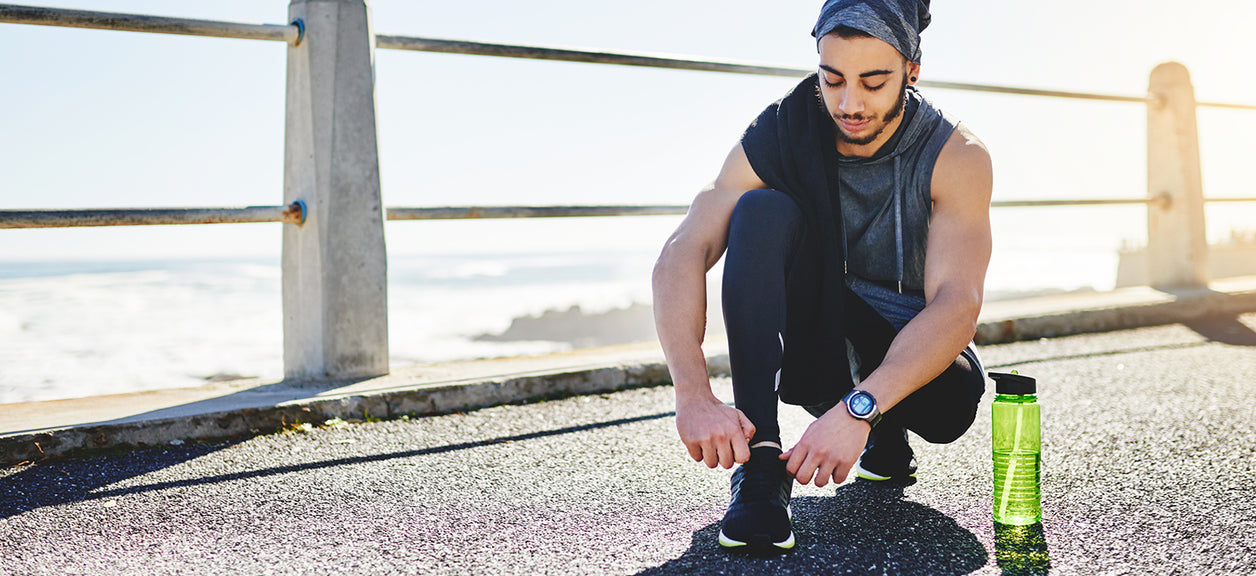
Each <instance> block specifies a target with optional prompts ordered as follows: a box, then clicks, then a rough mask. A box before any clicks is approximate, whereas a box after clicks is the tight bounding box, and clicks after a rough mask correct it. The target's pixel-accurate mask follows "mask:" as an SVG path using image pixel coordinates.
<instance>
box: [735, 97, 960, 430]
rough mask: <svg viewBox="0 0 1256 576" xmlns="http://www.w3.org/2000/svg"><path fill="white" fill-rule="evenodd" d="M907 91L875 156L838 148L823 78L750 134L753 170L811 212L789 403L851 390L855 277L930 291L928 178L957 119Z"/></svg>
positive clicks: (785, 374)
mask: <svg viewBox="0 0 1256 576" xmlns="http://www.w3.org/2000/svg"><path fill="white" fill-rule="evenodd" d="M908 98H909V102H911V104H910V105H909V106H908V107H907V108H905V109H904V119H903V122H902V123H901V124H900V125H899V129H898V132H897V133H896V134H895V135H894V136H893V137H892V138H891V140H890V141H889V142H887V143H886V145H885V146H883V147H882V150H883V152H882V151H879V152H878V153H877V154H876V155H874V156H873V157H872V158H843V157H841V156H839V155H838V153H837V147H836V127H835V126H834V124H833V120H832V118H831V117H830V116H829V113H828V110H827V109H826V108H825V107H824V103H823V100H822V99H821V97H820V87H819V84H818V80H817V76H816V74H811V75H809V76H807V77H806V78H804V79H803V80H802V81H801V82H800V83H799V84H798V85H797V86H795V87H794V89H793V90H791V91H790V92H789V93H788V94H786V95H785V97H784V98H782V99H781V100H779V101H777V102H775V103H773V104H771V105H769V106H768V107H767V108H766V109H765V110H764V111H763V112H762V113H760V114H759V116H758V118H756V119H755V121H754V122H752V123H751V124H750V126H749V127H748V128H747V129H746V131H745V133H744V134H743V135H742V138H741V145H742V148H743V149H744V150H745V152H746V157H747V158H748V159H749V161H750V165H751V167H752V168H753V169H754V171H755V174H756V175H757V176H758V177H759V179H761V180H762V181H763V182H764V183H766V184H767V185H768V186H769V187H770V188H772V189H775V190H777V191H780V192H783V193H785V194H787V195H788V196H790V197H791V198H792V199H793V200H794V201H795V202H797V203H798V205H799V207H800V208H801V210H802V214H803V230H802V235H801V241H800V242H799V245H798V250H797V252H796V253H795V255H794V256H793V261H792V265H791V267H790V271H789V274H788V276H787V278H786V319H785V329H786V333H787V336H786V337H785V338H784V355H783V359H782V365H781V372H780V384H779V386H778V394H779V396H780V398H781V400H782V401H783V402H786V403H789V404H798V405H803V406H809V405H816V404H823V403H826V402H836V401H838V400H840V399H841V397H842V395H843V394H845V392H846V391H847V390H849V388H850V386H851V383H850V376H849V374H850V366H849V363H848V360H847V358H846V354H845V349H846V338H845V325H844V322H843V319H844V308H845V298H846V291H847V274H848V272H849V274H850V276H851V277H852V280H853V279H855V278H858V277H864V278H865V279H866V280H870V281H872V283H873V284H874V285H882V284H889V283H893V285H894V287H895V290H896V291H898V283H899V282H902V286H903V288H902V290H901V292H906V291H909V290H910V291H920V290H923V288H924V256H925V248H926V239H927V233H928V222H929V215H930V213H931V206H932V201H931V200H930V191H929V183H930V180H931V178H932V173H933V164H934V161H936V159H937V155H938V153H939V152H940V151H941V146H942V145H943V144H945V142H946V138H948V137H949V136H950V134H951V132H952V131H953V130H954V128H955V126H956V125H957V124H958V123H957V122H956V121H954V120H953V119H951V118H950V117H948V116H946V115H944V114H942V113H941V111H939V110H937V109H936V108H934V107H933V106H932V104H930V103H929V101H928V100H926V99H925V98H924V97H922V96H920V94H919V93H918V92H916V91H915V90H914V89H912V90H909V91H908ZM913 108H914V111H913V110H912V109H913ZM908 115H910V118H908ZM848 204H849V210H847V205H848ZM847 211H849V215H847ZM848 253H849V254H850V255H851V258H850V259H848V258H847V254H848ZM856 256H857V257H856ZM921 301H923V300H921Z"/></svg>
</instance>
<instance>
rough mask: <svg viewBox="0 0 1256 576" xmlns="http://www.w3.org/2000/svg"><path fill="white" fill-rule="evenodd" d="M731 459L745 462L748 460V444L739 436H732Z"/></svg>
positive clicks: (739, 462) (741, 462)
mask: <svg viewBox="0 0 1256 576" xmlns="http://www.w3.org/2000/svg"><path fill="white" fill-rule="evenodd" d="M733 460H735V461H737V463H738V464H745V463H746V462H748V461H749V460H750V444H749V443H747V442H746V439H745V438H742V437H740V436H738V437H735V438H733Z"/></svg>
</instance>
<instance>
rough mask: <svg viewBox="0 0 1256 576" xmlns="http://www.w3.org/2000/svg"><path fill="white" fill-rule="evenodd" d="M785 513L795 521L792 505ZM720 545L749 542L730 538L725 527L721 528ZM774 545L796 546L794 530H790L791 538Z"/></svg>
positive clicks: (739, 546) (737, 544)
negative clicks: (725, 531)
mask: <svg viewBox="0 0 1256 576" xmlns="http://www.w3.org/2000/svg"><path fill="white" fill-rule="evenodd" d="M785 514H787V515H789V519H790V521H793V519H794V510H793V507H792V506H786V507H785ZM720 546H723V547H725V548H741V547H743V546H749V544H747V543H745V542H742V541H740V540H734V539H732V538H729V537H728V535H727V534H725V533H724V529H723V528H720ZM772 546H774V547H776V548H778V549H780V550H789V549H792V548H793V547H794V531H793V530H790V531H789V538H786V539H784V540H782V541H780V542H773V543H772Z"/></svg>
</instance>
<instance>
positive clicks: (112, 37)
mask: <svg viewBox="0 0 1256 576" xmlns="http://www.w3.org/2000/svg"><path fill="white" fill-rule="evenodd" d="M26 3H27V4H29V5H44V6H58V7H66V8H82V9H92V10H101V11H117V12H132V13H145V14H155V15H169V16H180V17H191V18H203V19H216V20H230V21H239V22H255V23H284V22H286V21H287V4H286V3H285V2H280V1H275V0H217V1H214V2H168V1H140V0H92V1H72V0H63V1H59V2H55V3H54V2H31V1H28V2H26ZM933 4H934V7H933V24H932V25H931V26H930V27H929V29H927V30H926V31H925V32H924V34H923V53H924V58H923V67H922V74H921V77H922V80H943V81H954V82H972V83H985V84H999V85H1009V86H1020V87H1031V88H1044V89H1052V90H1070V91H1091V92H1100V93H1113V94H1126V95H1142V94H1144V93H1145V92H1146V87H1147V81H1148V75H1149V74H1150V72H1151V70H1152V68H1153V67H1155V66H1156V65H1157V64H1158V63H1160V62H1164V61H1168V60H1175V61H1178V62H1182V63H1184V64H1185V65H1186V66H1187V67H1188V68H1189V69H1190V71H1191V75H1192V80H1193V82H1194V85H1195V89H1196V94H1197V98H1198V99H1199V100H1206V101H1226V102H1242V103H1256V75H1253V74H1251V73H1250V62H1247V61H1245V59H1243V58H1242V53H1243V51H1244V50H1245V49H1246V48H1247V44H1248V42H1247V40H1246V38H1247V35H1248V33H1249V32H1250V30H1252V29H1256V2H1252V1H1251V0H1200V1H1198V2H1194V3H1190V4H1184V3H1181V2H1169V1H1163V0H1085V1H1082V0H1053V1H1052V2H1027V1H1022V0H940V1H937V2H934V3H933ZM819 5H820V3H819V2H815V1H806V2H801V1H794V0H780V1H776V2H771V3H767V2H762V1H761V0H759V1H751V0H719V1H715V0H702V1H687V0H638V1H635V2H588V1H577V0H539V1H534V2H526V3H525V2H513V1H507V0H460V1H458V2H448V1H442V2H436V1H423V2H419V1H413V0H408V1H402V0H388V1H384V0H380V1H376V2H372V3H371V4H370V6H371V10H372V16H373V26H374V29H375V31H376V32H377V33H379V34H396V35H411V36H430V37H439V38H454V39H467V40H480V41H490V42H507V43H524V44H539V45H555V46H571V47H584V48H598V49H606V50H626V51H637V52H659V53H674V54H688V55H694V56H704V57H713V58H721V59H733V60H749V61H758V62H768V63H776V64H782V65H787V66H797V67H802V68H810V67H813V66H814V65H815V63H816V53H815V45H814V40H813V39H812V38H811V37H810V36H809V31H810V29H811V26H812V24H813V21H814V18H815V15H816V13H817V11H818V7H819ZM285 52H286V50H285V47H284V45H283V44H282V43H277V42H262V41H248V40H229V39H218V38H199V37H187V36H169V35H156V34H140V33H130V32H115V31H98V30H83V29H70V28H52V27H44V26H29V25H15V24H0V110H3V111H4V113H2V114H0V209H21V208H85V207H171V206H244V205H277V204H279V203H281V201H282V190H283V141H284V110H283V109H284V80H285V62H286V54H285ZM794 83H795V80H794V79H789V78H760V77H751V76H742V75H733V74H718V73H704V72H686V71H672V70H655V69H641V68H629V67H615V66H599V65H591V64H573V63H558V62H542V61H523V60H510V59H495V58H487V57H477V56H458V55H445V54H423V53H416V52H401V51H390V50H380V51H378V52H377V53H376V108H377V119H378V130H379V146H380V170H381V183H382V190H383V196H384V203H385V205H389V206H432V205H471V204H527V205H536V204H637V203H643V204H651V203H665V204H687V203H688V202H689V201H690V200H691V199H692V197H693V194H694V193H695V192H696V191H697V190H698V189H699V188H700V187H701V186H702V185H703V184H704V183H706V182H708V181H709V180H710V179H711V178H713V177H714V175H715V174H716V172H717V171H718V168H719V165H720V162H721V161H722V159H723V158H724V156H725V154H726V153H727V152H728V150H729V148H730V147H731V146H732V145H733V144H734V143H735V142H736V141H737V138H738V136H739V135H740V134H741V132H742V130H743V129H744V128H745V126H746V124H747V123H748V122H749V121H750V120H751V119H753V118H754V117H755V116H756V115H757V113H758V112H759V111H760V110H761V109H762V108H763V107H764V106H765V105H766V104H768V103H770V102H771V101H773V100H775V99H776V98H778V97H780V96H781V95H782V94H783V93H784V92H785V91H787V90H788V89H789V88H790V87H791V86H792V85H793V84H794ZM927 94H928V95H929V96H930V97H931V98H932V99H933V100H934V101H935V103H937V104H938V105H939V106H940V107H941V108H943V109H945V110H947V111H949V112H951V113H952V114H954V115H956V116H958V117H959V118H961V119H962V120H963V121H964V122H965V123H966V124H968V125H969V126H970V127H971V128H972V129H973V130H974V132H976V134H978V135H979V136H980V137H981V138H982V139H983V140H984V141H985V142H986V144H987V145H988V147H989V148H990V150H991V154H992V156H993V159H994V164H995V198H996V199H1029V198H1043V199H1049V198H1085V197H1092V198H1093V197H1141V196H1143V195H1145V194H1146V161H1145V155H1146V152H1145V144H1144V136H1145V114H1146V113H1145V110H1144V108H1143V107H1142V106H1141V105H1138V104H1119V103H1104V102H1090V101H1068V100H1056V99H1047V98H1037V97H1022V96H1006V95H990V94H979V93H971V92H962V91H954V90H927ZM1199 122H1200V133H1201V147H1202V150H1203V157H1204V160H1203V168H1204V178H1205V182H1204V184H1205V193H1206V195H1208V196H1256V186H1253V185H1252V184H1251V181H1250V177H1249V172H1248V170H1247V166H1248V164H1249V162H1250V160H1249V159H1250V155H1251V153H1250V151H1251V150H1252V149H1254V148H1256V147H1254V146H1253V144H1256V136H1253V135H1256V112H1237V111H1220V110H1202V111H1201V112H1200V116H1199ZM1251 208H1253V207H1252V206H1250V205H1226V206H1224V207H1218V206H1214V208H1210V211H1209V213H1208V216H1209V219H1210V226H1211V228H1210V230H1211V231H1212V232H1211V235H1212V236H1214V238H1215V237H1217V236H1219V235H1223V234H1224V233H1225V232H1226V230H1228V229H1234V228H1236V227H1242V226H1243V225H1244V223H1249V222H1256V211H1253V210H1252V209H1251ZM1133 210H1134V211H1131V209H1126V210H1125V211H1123V212H1121V213H1120V214H1121V216H1120V218H1123V219H1124V220H1123V221H1122V222H1123V223H1120V224H1119V226H1120V227H1122V229H1123V230H1124V229H1129V230H1130V232H1129V234H1131V235H1133V236H1137V231H1138V229H1139V226H1140V225H1141V224H1140V223H1139V222H1140V219H1141V215H1140V213H1139V212H1137V211H1136V209H1133ZM1000 214H1003V215H1004V216H1005V219H1010V220H1016V219H1021V221H1022V222H1024V224H1025V225H1024V226H1021V225H1020V224H1019V223H1016V224H1012V223H1009V224H1007V225H1006V226H1005V228H1007V229H1009V230H1012V229H1016V230H1017V231H1018V232H1025V233H1033V232H1032V230H1031V229H1032V228H1033V222H1030V220H1034V221H1037V220H1038V219H1037V218H1033V217H1032V216H1029V213H1026V212H1025V211H1023V210H1022V211H1005V212H1001V213H1000ZM1040 214H1042V213H1040ZM1055 214H1056V215H1059V214H1060V213H1059V212H1057V213H1055ZM1078 214H1080V212H1079V213H1078ZM1108 214H1109V213H1108V212H1102V211H1100V212H1088V213H1087V215H1086V216H1079V217H1078V220H1077V221H1078V222H1083V223H1085V225H1086V226H1089V227H1091V228H1095V227H1103V226H1108V225H1112V226H1117V225H1118V224H1112V223H1111V222H1110V221H1109V220H1108V219H1109V216H1108ZM997 219H998V217H997V216H996V220H997ZM1047 220H1050V219H1049V218H1048V219H1047ZM1045 221H1046V220H1043V222H1045ZM1058 221H1059V219H1058V218H1057V219H1056V222H1058ZM1039 224H1040V229H1039V230H1038V233H1039V234H1041V236H1042V237H1043V238H1046V239H1048V240H1049V241H1051V242H1060V243H1062V244H1067V243H1068V242H1069V241H1071V238H1070V236H1072V235H1069V234H1061V233H1060V231H1059V230H1058V225H1056V224H1052V225H1050V226H1048V225H1047V224H1041V223H1039ZM674 225H675V219H668V218H645V219H613V220H606V219H603V220H598V221H591V220H579V221H572V222H565V223H562V224H555V223H553V221H548V222H545V221H540V222H538V221H531V222H490V223H483V222H482V223H472V224H468V223H433V222H427V223H417V222H398V223H391V224H389V225H388V234H389V240H388V241H389V250H390V252H392V253H398V252H405V251H407V250H420V249H421V248H427V249H430V248H438V249H441V250H446V251H458V250H468V251H473V250H492V249H502V250H505V249H515V250H529V249H537V248H546V249H548V248H555V247H561V246H569V245H570V244H571V237H572V235H573V234H577V235H580V237H582V238H586V239H587V240H586V242H585V243H584V244H585V245H587V244H588V243H593V244H598V245H604V246H624V247H626V248H632V247H633V246H636V245H637V244H640V243H652V244H654V243H658V242H661V239H662V238H661V236H662V235H665V234H666V232H667V230H668V229H670V228H671V227H672V226H674ZM1247 226H1248V227H1249V228H1250V227H1251V226H1252V225H1251V224H1247ZM279 230H280V228H279V226H278V225H269V224H253V225H215V226H181V227H143V228H114V229H73V230H3V231H0V261H3V260H57V259H70V260H73V259H87V260H90V259H109V258H121V259H132V258H134V259H144V258H166V257H173V256H188V257H200V256H204V257H210V256H223V255H225V256H239V255H260V256H265V257H274V256H275V255H277V254H278V251H279V237H280V234H279ZM999 233H1000V232H999V231H998V226H997V224H996V234H999Z"/></svg>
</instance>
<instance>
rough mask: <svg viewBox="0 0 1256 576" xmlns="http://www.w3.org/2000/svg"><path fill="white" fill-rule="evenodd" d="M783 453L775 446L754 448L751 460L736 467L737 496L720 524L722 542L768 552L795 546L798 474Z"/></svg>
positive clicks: (743, 548)
mask: <svg viewBox="0 0 1256 576" xmlns="http://www.w3.org/2000/svg"><path fill="white" fill-rule="evenodd" d="M780 455H781V450H780V449H779V448H775V447H772V446H761V447H759V448H751V449H750V461H749V462H746V463H745V464H742V465H741V466H740V467H738V468H737V470H734V471H733V480H732V493H733V497H732V502H730V503H729V505H728V512H727V513H725V514H724V522H723V523H721V524H720V546H723V547H725V548H728V549H730V550H745V551H747V552H752V553H766V554H781V553H784V552H787V551H789V550H790V549H791V548H793V547H794V530H793V528H792V527H791V526H790V514H789V492H790V490H791V489H792V488H793V486H794V478H793V476H790V475H789V472H786V471H785V461H784V460H781V459H780Z"/></svg>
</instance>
